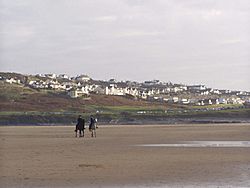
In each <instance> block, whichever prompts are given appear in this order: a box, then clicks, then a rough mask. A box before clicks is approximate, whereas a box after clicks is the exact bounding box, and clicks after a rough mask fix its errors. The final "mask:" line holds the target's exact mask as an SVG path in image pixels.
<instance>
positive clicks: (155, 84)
mask: <svg viewBox="0 0 250 188" xmlns="http://www.w3.org/2000/svg"><path fill="white" fill-rule="evenodd" d="M0 81H2V82H6V83H9V84H19V85H22V86H24V87H30V88H33V89H38V90H57V91H60V92H62V93H64V94H65V95H68V96H70V97H71V98H78V97H82V98H88V97H89V96H90V94H91V93H94V94H100V95H117V96H126V97H130V98H132V99H137V100H147V101H154V102H155V101H157V102H162V103H171V104H182V105H197V106H205V105H213V104H217V105H219V104H239V105H247V106H249V103H250V92H247V91H231V90H221V89H214V88H208V87H206V86H205V85H184V84H174V83H171V82H162V81H160V80H152V81H145V82H142V83H139V82H135V81H117V80H115V79H110V80H108V81H103V80H94V79H92V78H90V77H89V76H87V75H78V76H76V77H70V76H68V75H66V74H59V75H56V74H37V75H23V74H18V73H4V72H2V73H0Z"/></svg>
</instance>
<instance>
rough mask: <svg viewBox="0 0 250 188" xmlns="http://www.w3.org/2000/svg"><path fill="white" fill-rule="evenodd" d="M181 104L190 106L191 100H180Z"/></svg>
mask: <svg viewBox="0 0 250 188" xmlns="http://www.w3.org/2000/svg"><path fill="white" fill-rule="evenodd" d="M179 103H180V104H189V103H190V101H189V99H180V100H179Z"/></svg>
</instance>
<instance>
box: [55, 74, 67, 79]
mask: <svg viewBox="0 0 250 188" xmlns="http://www.w3.org/2000/svg"><path fill="white" fill-rule="evenodd" d="M58 78H62V79H69V78H70V77H69V76H68V75H67V74H60V75H59V76H58Z"/></svg>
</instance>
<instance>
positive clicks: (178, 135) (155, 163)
mask: <svg viewBox="0 0 250 188" xmlns="http://www.w3.org/2000/svg"><path fill="white" fill-rule="evenodd" d="M74 136H75V135H74V127H73V126H37V127H36V126H10V127H7V126H2V127H0V139H1V142H0V187H250V147H243V146H236V147H233V146H232V147H231V146H230V145H229V146H227V147H224V146H223V145H216V144H215V145H212V146H208V147H206V146H197V147H184V146H181V145H180V146H179V145H176V144H180V143H190V142H191V143H192V141H195V142H198V141H200V142H204V141H214V142H212V143H213V144H214V143H216V142H217V141H218V142H219V141H221V143H224V142H222V141H228V142H229V141H231V142H229V143H234V142H235V141H237V142H239V141H245V142H246V141H250V124H220V125H219V124H212V125H208V124H206V125H205V124H199V125H167V126H164V125H161V126H159V125H150V126H131V125H130V126H100V127H99V129H98V130H97V138H91V137H90V132H89V131H88V130H87V131H85V137H84V138H75V137H74ZM154 144H156V145H155V146H157V144H168V146H161V147H154ZM169 144H175V145H174V147H170V146H169Z"/></svg>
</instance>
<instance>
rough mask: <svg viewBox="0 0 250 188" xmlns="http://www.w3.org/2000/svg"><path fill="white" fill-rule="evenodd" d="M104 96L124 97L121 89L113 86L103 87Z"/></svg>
mask: <svg viewBox="0 0 250 188" xmlns="http://www.w3.org/2000/svg"><path fill="white" fill-rule="evenodd" d="M104 93H105V95H125V93H124V90H123V88H118V87H117V85H115V84H110V85H109V86H107V87H105V91H104Z"/></svg>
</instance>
